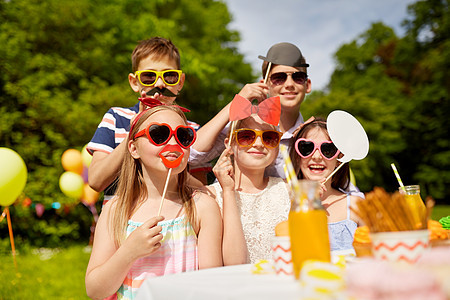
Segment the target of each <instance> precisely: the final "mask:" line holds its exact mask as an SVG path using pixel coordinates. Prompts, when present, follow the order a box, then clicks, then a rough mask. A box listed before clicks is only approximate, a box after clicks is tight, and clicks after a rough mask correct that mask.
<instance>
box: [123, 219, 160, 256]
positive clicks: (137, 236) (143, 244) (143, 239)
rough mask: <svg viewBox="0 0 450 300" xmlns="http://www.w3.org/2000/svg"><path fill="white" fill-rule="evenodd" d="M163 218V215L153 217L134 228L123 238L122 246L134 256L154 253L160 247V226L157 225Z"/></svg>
mask: <svg viewBox="0 0 450 300" xmlns="http://www.w3.org/2000/svg"><path fill="white" fill-rule="evenodd" d="M162 220H164V217H163V216H158V217H153V218H150V219H149V220H147V221H146V222H144V224H142V225H141V226H139V227H138V228H136V229H135V230H134V231H133V232H132V233H131V234H130V235H129V236H128V238H127V239H126V240H125V243H124V244H123V246H125V247H127V251H129V253H130V254H131V255H132V256H133V257H134V258H135V259H139V258H141V257H144V256H148V255H150V254H152V253H154V252H155V251H156V250H158V249H159V248H160V247H161V243H160V241H161V240H162V239H163V235H162V234H161V230H162V227H161V226H159V225H157V224H158V222H161V221H162Z"/></svg>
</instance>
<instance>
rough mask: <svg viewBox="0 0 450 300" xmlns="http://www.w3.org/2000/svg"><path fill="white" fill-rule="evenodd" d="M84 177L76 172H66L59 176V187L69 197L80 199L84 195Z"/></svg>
mask: <svg viewBox="0 0 450 300" xmlns="http://www.w3.org/2000/svg"><path fill="white" fill-rule="evenodd" d="M83 185H84V181H83V177H81V175H80V174H77V173H75V172H71V171H67V172H64V173H63V174H62V175H61V177H60V178H59V187H60V189H61V191H62V192H63V193H64V195H66V196H67V197H70V198H74V199H80V198H81V196H82V195H83Z"/></svg>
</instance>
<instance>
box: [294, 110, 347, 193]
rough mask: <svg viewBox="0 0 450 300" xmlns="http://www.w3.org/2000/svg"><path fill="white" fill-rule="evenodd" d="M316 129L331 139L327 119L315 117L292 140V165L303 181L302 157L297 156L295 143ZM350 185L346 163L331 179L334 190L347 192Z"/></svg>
mask: <svg viewBox="0 0 450 300" xmlns="http://www.w3.org/2000/svg"><path fill="white" fill-rule="evenodd" d="M314 128H318V129H320V130H322V131H324V132H325V133H326V134H327V136H328V138H330V136H329V135H328V130H327V123H326V121H325V119H323V118H320V117H315V118H314V121H312V122H310V123H305V124H303V125H302V126H301V127H300V129H299V130H298V131H297V133H295V132H294V136H293V138H292V139H291V143H290V150H289V156H290V157H291V161H292V165H293V166H294V170H295V172H296V173H297V177H298V179H303V178H304V177H303V173H302V171H301V170H300V160H301V157H300V155H298V154H297V151H295V142H296V141H297V140H298V139H299V138H304V137H305V136H306V135H307V134H308V132H309V131H310V130H312V129H314ZM349 184H350V167H349V165H348V163H346V164H345V165H343V166H342V167H341V168H340V169H339V170H338V171H337V172H336V173H335V174H334V175H333V177H332V178H331V187H332V188H334V189H342V190H345V189H347V187H348V185H349Z"/></svg>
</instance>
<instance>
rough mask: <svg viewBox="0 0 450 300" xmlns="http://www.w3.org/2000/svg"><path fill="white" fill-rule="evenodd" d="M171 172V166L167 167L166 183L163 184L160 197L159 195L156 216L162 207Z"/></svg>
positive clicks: (159, 213)
mask: <svg viewBox="0 0 450 300" xmlns="http://www.w3.org/2000/svg"><path fill="white" fill-rule="evenodd" d="M171 173H172V168H169V172H167V179H166V183H165V184H164V190H163V194H162V197H161V203H160V204H159V211H158V217H159V216H160V215H161V210H162V207H163V203H164V198H165V197H166V191H167V186H168V185H169V179H170V174H171Z"/></svg>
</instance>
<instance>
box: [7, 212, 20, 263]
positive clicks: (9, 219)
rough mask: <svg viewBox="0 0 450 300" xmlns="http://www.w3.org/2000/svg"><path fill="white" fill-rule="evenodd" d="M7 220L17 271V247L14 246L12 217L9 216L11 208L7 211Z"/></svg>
mask: <svg viewBox="0 0 450 300" xmlns="http://www.w3.org/2000/svg"><path fill="white" fill-rule="evenodd" d="M5 210H6V219H7V220H8V231H9V240H10V241H11V250H12V256H13V260H14V266H15V267H16V271H17V262H16V247H15V246H14V235H13V231H12V225H11V216H10V215H9V208H8V207H7V208H6V209H5Z"/></svg>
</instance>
